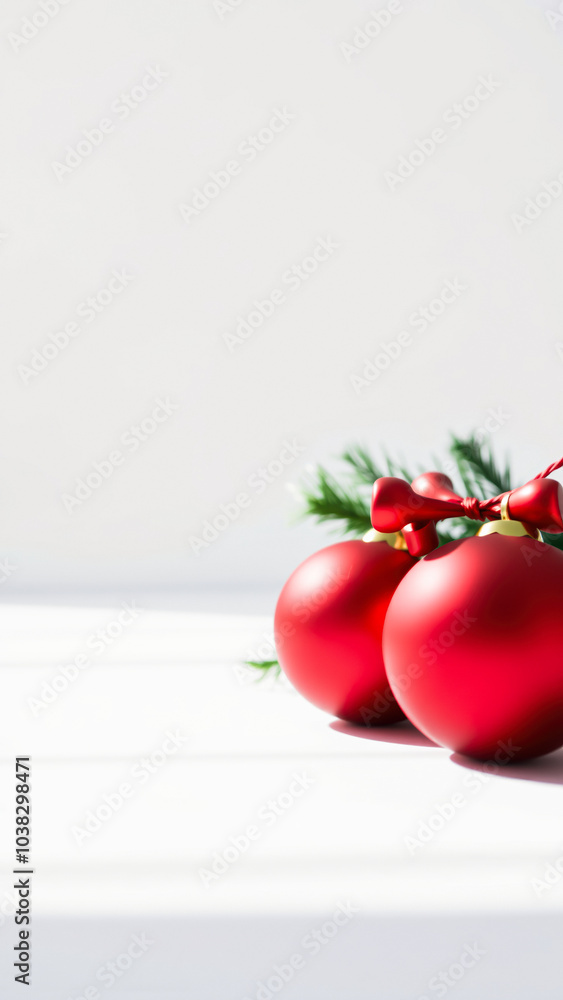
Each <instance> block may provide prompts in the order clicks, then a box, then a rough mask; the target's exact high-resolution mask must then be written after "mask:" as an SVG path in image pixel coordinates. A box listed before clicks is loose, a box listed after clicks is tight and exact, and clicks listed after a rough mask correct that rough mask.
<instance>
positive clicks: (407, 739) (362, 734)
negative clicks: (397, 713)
mask: <svg viewBox="0 0 563 1000" xmlns="http://www.w3.org/2000/svg"><path fill="white" fill-rule="evenodd" d="M330 728H331V729H334V730H335V731H336V732H337V733H344V734H345V735H346V736H355V737H356V738H358V739H361V740H377V742H379V743H399V744H400V745H401V746H406V747H434V748H438V749H439V750H442V749H443V747H438V744H437V743H433V742H432V740H429V739H427V737H426V736H423V735H422V733H419V731H418V729H416V728H415V727H414V726H413V725H412V723H410V722H407V721H406V720H405V721H404V722H398V723H396V724H395V725H394V726H377V727H372V728H368V727H367V726H355V725H353V723H351V722H344V721H343V720H342V719H337V720H336V722H331V723H330Z"/></svg>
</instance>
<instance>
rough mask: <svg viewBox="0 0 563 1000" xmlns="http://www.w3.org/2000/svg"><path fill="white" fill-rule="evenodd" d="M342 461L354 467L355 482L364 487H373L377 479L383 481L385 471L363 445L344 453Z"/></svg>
mask: <svg viewBox="0 0 563 1000" xmlns="http://www.w3.org/2000/svg"><path fill="white" fill-rule="evenodd" d="M342 459H343V461H344V462H347V463H348V465H350V466H351V467H352V470H353V474H354V480H355V481H356V482H357V483H359V484H360V485H363V486H369V487H370V488H371V487H372V486H373V484H374V482H375V480H376V479H381V476H383V475H384V473H383V470H382V469H380V468H379V466H377V465H376V464H375V462H374V460H373V458H372V457H371V455H370V454H369V452H367V451H366V449H365V448H363V447H362V445H356V447H354V448H349V449H348V450H347V451H345V452H344V454H343V456H342Z"/></svg>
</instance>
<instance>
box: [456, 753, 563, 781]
mask: <svg viewBox="0 0 563 1000" xmlns="http://www.w3.org/2000/svg"><path fill="white" fill-rule="evenodd" d="M450 760H451V761H452V763H453V764H458V765H459V766H460V767H465V768H467V769H468V770H470V771H482V772H484V773H485V774H490V773H491V765H490V764H487V762H486V761H485V762H481V761H478V760H472V759H471V757H464V756H463V754H460V753H453V754H452V755H451V757H450ZM494 774H495V775H496V776H497V777H499V778H519V779H520V781H540V782H545V783H547V784H550V785H563V750H556V751H555V752H554V753H550V754H547V755H546V756H545V757H538V758H537V759H536V760H525V761H522V762H521V763H520V764H518V763H516V762H515V763H513V764H504V765H503V766H502V767H498V766H496V765H495V768H494Z"/></svg>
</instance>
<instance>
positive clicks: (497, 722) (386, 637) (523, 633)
mask: <svg viewBox="0 0 563 1000" xmlns="http://www.w3.org/2000/svg"><path fill="white" fill-rule="evenodd" d="M507 523H508V524H512V525H514V524H515V522H496V524H495V527H494V528H493V527H491V526H490V525H489V526H487V530H490V531H491V532H493V533H490V534H484V535H482V536H476V537H474V538H469V539H466V540H464V541H459V542H449V543H448V544H446V545H443V546H442V547H441V548H439V549H436V550H435V551H434V552H431V553H430V555H427V556H425V558H424V559H422V560H420V562H419V563H418V564H417V565H416V566H415V567H414V568H413V569H412V570H411V572H410V573H409V574H408V576H407V577H406V578H405V579H404V580H403V581H402V582H401V583H400V584H399V586H398V588H397V590H396V592H395V594H394V596H393V598H392V600H391V603H390V605H389V610H388V612H387V617H386V621H385V628H384V633H383V652H384V657H385V666H386V670H387V674H388V677H389V683H390V685H391V688H392V690H393V692H394V694H395V697H396V698H397V701H398V702H399V704H400V706H401V708H402V709H403V711H404V712H405V714H406V715H407V716H408V718H409V719H410V720H411V722H412V723H413V724H414V725H415V726H417V727H418V728H419V729H420V730H421V732H423V733H424V734H425V735H426V736H428V737H429V738H430V739H432V740H434V741H435V742H437V743H440V744H442V746H445V747H449V748H450V749H451V750H455V751H457V752H458V753H461V754H467V755H469V756H472V757H476V758H478V759H481V760H490V761H494V762H496V763H508V761H509V760H520V759H524V758H527V757H535V756H540V755H541V754H546V753H550V752H551V751H552V750H556V749H557V748H558V747H560V746H562V745H563V552H560V551H559V550H558V549H555V548H553V547H552V546H550V545H547V544H545V543H544V542H541V541H537V540H535V539H533V538H531V537H530V536H529V535H526V534H523V535H521V536H519V537H509V536H508V535H507V534H498V533H495V532H497V531H501V530H503V529H502V527H500V528H499V524H500V525H501V526H506V524H507ZM520 527H521V526H520ZM506 530H517V529H510V528H507V529H506Z"/></svg>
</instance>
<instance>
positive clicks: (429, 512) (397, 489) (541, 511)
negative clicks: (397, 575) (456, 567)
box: [371, 458, 563, 555]
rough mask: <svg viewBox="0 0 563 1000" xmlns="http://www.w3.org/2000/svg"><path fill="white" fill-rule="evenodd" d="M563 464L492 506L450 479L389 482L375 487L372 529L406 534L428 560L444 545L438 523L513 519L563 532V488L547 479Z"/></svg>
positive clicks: (433, 476)
mask: <svg viewBox="0 0 563 1000" xmlns="http://www.w3.org/2000/svg"><path fill="white" fill-rule="evenodd" d="M562 465H563V458H561V459H560V460H559V461H558V462H554V463H553V464H552V465H550V466H548V468H547V469H544V471H543V472H540V473H539V475H537V476H535V477H534V479H531V480H530V482H529V483H526V485H525V486H520V487H519V488H518V489H515V490H510V491H508V492H507V493H500V494H499V495H498V496H496V497H492V498H491V499H490V500H477V499H476V498H475V497H460V496H459V495H458V494H457V493H454V491H453V484H452V481H451V479H449V477H448V476H445V475H443V474H442V473H440V472H427V473H424V474H423V475H422V476H418V477H417V479H415V480H413V483H412V486H409V484H408V483H407V482H406V481H405V480H404V479H396V478H394V477H392V476H383V477H382V478H381V479H376V481H375V483H374V485H373V494H372V502H371V523H372V525H373V527H374V528H375V529H376V530H377V531H383V532H393V531H403V533H404V535H405V538H406V540H407V546H408V548H409V552H410V553H411V555H425V554H426V553H427V552H430V551H431V550H432V549H433V548H435V547H436V545H437V543H438V539H437V535H436V529H435V522H436V521H442V520H444V519H445V518H448V517H469V518H472V519H473V520H476V521H486V520H489V521H494V520H499V519H500V518H509V519H510V520H514V521H524V522H525V523H526V524H527V525H531V526H532V527H534V528H539V529H541V530H543V531H547V532H549V533H550V534H559V533H561V532H563V487H561V485H560V483H558V482H557V480H555V479H547V478H546V477H547V476H548V475H549V474H550V473H551V472H554V471H555V470H556V469H559V468H561V466H562Z"/></svg>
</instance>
